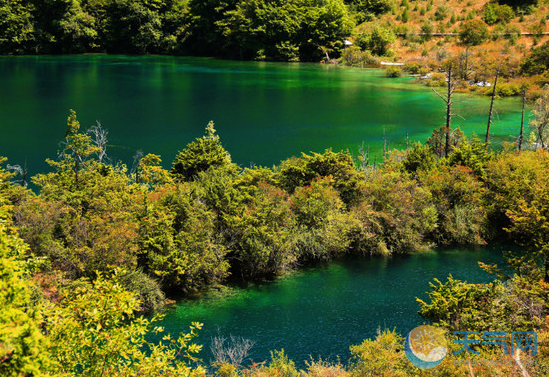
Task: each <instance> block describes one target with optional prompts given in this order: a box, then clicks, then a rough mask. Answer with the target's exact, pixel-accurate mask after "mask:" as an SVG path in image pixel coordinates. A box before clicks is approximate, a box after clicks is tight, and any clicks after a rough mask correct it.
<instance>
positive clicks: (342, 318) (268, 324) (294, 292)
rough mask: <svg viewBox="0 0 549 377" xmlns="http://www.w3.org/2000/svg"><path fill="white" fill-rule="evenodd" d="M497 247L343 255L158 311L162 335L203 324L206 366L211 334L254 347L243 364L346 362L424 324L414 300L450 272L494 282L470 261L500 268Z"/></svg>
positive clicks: (472, 281)
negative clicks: (281, 358)
mask: <svg viewBox="0 0 549 377" xmlns="http://www.w3.org/2000/svg"><path fill="white" fill-rule="evenodd" d="M500 250H501V249H500V247H490V248H480V249H476V250H471V249H463V248H457V249H447V250H443V251H440V252H429V253H424V254H417V255H411V256H394V257H391V258H381V257H376V258H355V257H349V258H345V259H342V260H339V261H335V262H332V263H329V264H327V265H324V266H320V267H313V268H308V269H305V270H303V271H300V272H296V273H293V274H291V275H289V276H287V277H284V278H280V279H277V280H275V281H274V282H272V283H268V284H256V285H251V286H249V287H246V288H237V287H233V288H231V289H229V290H226V291H221V292H218V293H217V294H216V293H212V294H210V295H206V297H203V298H202V299H199V300H183V301H180V302H178V303H177V305H175V306H173V307H171V308H168V309H167V310H165V311H164V312H165V314H166V317H165V319H164V321H163V325H164V326H165V327H166V330H167V331H168V332H171V333H174V334H177V333H179V332H185V331H186V330H187V328H188V325H189V324H190V323H191V322H192V321H199V322H202V323H204V329H203V330H202V331H200V337H199V338H198V340H197V342H198V343H200V344H203V345H204V348H205V349H204V350H203V352H202V355H201V356H202V358H203V359H204V360H205V361H210V360H211V353H210V350H209V345H210V343H211V338H212V337H213V336H216V335H221V336H224V337H229V336H230V335H235V336H242V337H244V338H248V339H251V340H253V341H255V346H254V347H253V348H252V350H251V355H250V358H251V359H252V360H254V361H256V362H260V361H264V360H267V359H269V355H270V353H269V352H270V351H271V350H275V349H284V350H285V351H286V353H287V354H288V355H289V356H290V358H292V359H293V360H294V361H296V363H297V364H298V365H300V366H303V365H304V364H303V362H304V361H306V360H309V359H310V356H312V357H314V358H318V357H322V358H323V359H329V360H333V361H335V360H337V358H338V357H339V358H340V360H341V361H342V362H346V361H347V360H348V358H349V357H350V352H349V346H350V345H352V344H359V343H361V342H362V341H363V340H364V339H366V338H371V337H374V336H375V335H376V332H377V330H378V329H382V330H383V329H396V330H397V331H398V332H399V333H401V334H403V335H405V334H406V333H408V332H409V331H410V330H412V329H413V328H414V327H416V326H418V325H420V324H422V323H423V319H422V318H421V317H420V316H419V315H418V314H417V311H418V309H419V306H418V304H417V302H416V297H419V298H421V299H423V300H426V301H427V302H428V299H427V294H426V292H427V291H428V290H429V289H430V288H429V282H430V281H432V279H433V278H438V279H440V280H442V281H445V280H446V278H447V276H448V275H449V274H452V275H453V277H454V278H457V279H463V280H466V281H468V282H469V283H484V282H488V281H491V280H493V276H492V275H489V274H487V273H486V272H484V271H483V270H481V269H480V268H479V267H478V264H477V261H479V260H480V261H483V262H486V263H494V262H501V260H502V257H501V253H500Z"/></svg>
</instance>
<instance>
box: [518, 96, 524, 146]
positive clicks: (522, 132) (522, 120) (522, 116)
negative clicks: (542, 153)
mask: <svg viewBox="0 0 549 377" xmlns="http://www.w3.org/2000/svg"><path fill="white" fill-rule="evenodd" d="M525 105H526V90H523V91H522V115H521V118H520V135H519V139H518V150H519V152H520V151H522V141H523V140H524V107H525Z"/></svg>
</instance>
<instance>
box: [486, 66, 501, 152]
mask: <svg viewBox="0 0 549 377" xmlns="http://www.w3.org/2000/svg"><path fill="white" fill-rule="evenodd" d="M498 76H499V71H496V79H495V80H494V88H493V89H492V99H491V100H490V111H489V112H488V125H487V126H486V139H485V140H484V142H485V143H486V148H488V140H489V139H490V125H491V124H492V113H493V111H494V98H495V97H496V86H497V85H498Z"/></svg>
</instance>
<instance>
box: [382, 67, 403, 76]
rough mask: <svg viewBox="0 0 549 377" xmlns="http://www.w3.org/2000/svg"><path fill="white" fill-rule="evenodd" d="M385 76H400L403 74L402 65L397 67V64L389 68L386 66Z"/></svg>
mask: <svg viewBox="0 0 549 377" xmlns="http://www.w3.org/2000/svg"><path fill="white" fill-rule="evenodd" d="M385 76H387V77H400V76H402V70H401V69H400V67H397V66H392V65H390V66H387V68H385Z"/></svg>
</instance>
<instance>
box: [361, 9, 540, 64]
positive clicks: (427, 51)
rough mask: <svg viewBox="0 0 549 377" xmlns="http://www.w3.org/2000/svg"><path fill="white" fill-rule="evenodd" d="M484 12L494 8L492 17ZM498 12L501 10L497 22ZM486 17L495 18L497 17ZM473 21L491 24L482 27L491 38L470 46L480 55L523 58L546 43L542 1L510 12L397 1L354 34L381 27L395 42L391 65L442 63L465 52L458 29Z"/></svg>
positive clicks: (391, 53)
mask: <svg viewBox="0 0 549 377" xmlns="http://www.w3.org/2000/svg"><path fill="white" fill-rule="evenodd" d="M522 3H525V2H522ZM487 7H489V8H494V7H495V8H496V9H495V10H494V12H490V10H488V11H487V10H486V9H487ZM497 8H502V10H501V11H500V12H499V13H502V14H501V15H500V17H498V14H497V13H498V10H499V9H497ZM490 13H492V14H495V18H494V17H493V16H492V17H491V15H490ZM487 16H488V18H486V17H487ZM473 19H474V20H479V21H482V22H484V23H486V22H489V23H490V24H487V25H486V26H487V29H488V32H489V37H488V38H487V39H486V41H483V43H481V44H480V45H478V46H475V47H474V49H475V50H477V51H479V52H480V51H483V52H487V53H491V54H498V55H499V54H505V55H509V56H514V57H522V56H524V55H525V54H527V53H528V52H529V51H530V50H531V48H532V47H534V46H539V45H541V44H543V43H545V42H547V41H549V23H548V19H549V3H548V2H546V1H540V2H539V3H538V4H537V6H532V5H530V6H525V5H524V4H523V6H522V7H518V8H517V7H514V8H512V7H509V6H507V5H503V4H498V3H494V2H490V1H486V0H468V1H465V0H450V1H445V0H429V1H424V0H401V1H400V2H397V4H395V5H393V7H392V9H391V11H389V12H387V13H385V14H382V15H379V16H378V17H377V18H376V19H375V20H372V21H367V22H363V23H361V24H360V25H358V26H357V28H356V34H357V35H360V34H361V33H368V32H369V30H371V28H372V27H373V25H383V26H386V27H389V28H391V29H392V30H393V31H394V33H395V34H396V35H397V37H398V38H397V39H396V41H395V42H394V43H392V44H391V46H390V53H389V56H391V57H394V58H395V60H399V61H400V60H404V61H410V60H430V59H440V57H441V55H448V54H454V55H455V54H458V53H460V52H462V51H464V50H465V47H466V46H464V45H463V44H462V43H461V42H460V38H459V33H460V27H461V25H463V24H464V23H465V22H466V21H468V20H473ZM519 33H521V34H525V33H528V34H529V35H519ZM544 33H545V34H544ZM429 34H431V35H429ZM440 34H449V35H440ZM355 39H356V36H355Z"/></svg>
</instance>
